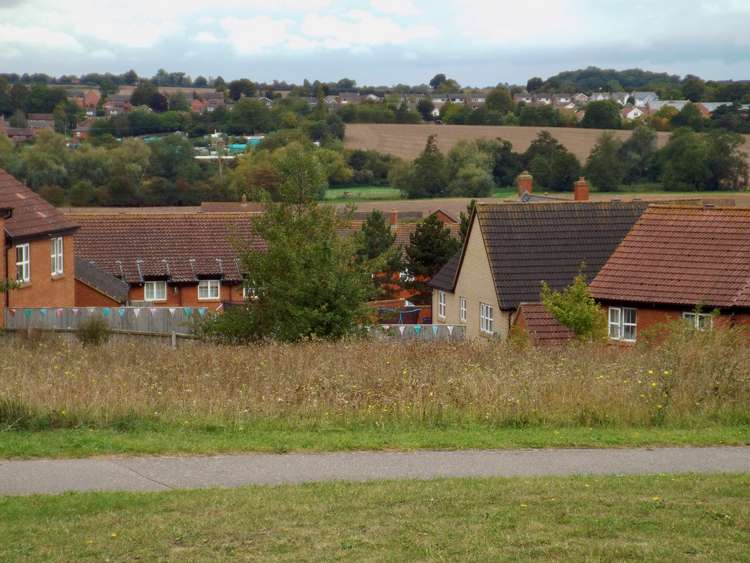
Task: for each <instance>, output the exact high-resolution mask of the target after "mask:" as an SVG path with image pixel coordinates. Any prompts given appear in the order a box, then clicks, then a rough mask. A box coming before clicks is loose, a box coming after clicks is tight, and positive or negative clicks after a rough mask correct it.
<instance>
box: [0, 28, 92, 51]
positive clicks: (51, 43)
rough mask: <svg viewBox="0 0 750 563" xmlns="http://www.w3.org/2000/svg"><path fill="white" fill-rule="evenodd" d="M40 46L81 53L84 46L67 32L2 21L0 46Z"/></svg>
mask: <svg viewBox="0 0 750 563" xmlns="http://www.w3.org/2000/svg"><path fill="white" fill-rule="evenodd" d="M3 46H11V47H12V46H15V48H20V47H24V48H29V47H30V48H38V49H43V50H46V49H54V50H63V51H72V52H76V53H80V52H81V51H83V47H82V46H81V44H80V43H79V42H78V40H77V39H76V38H75V37H73V36H72V35H69V34H67V33H63V32H60V31H52V30H49V29H46V28H44V27H40V26H18V25H13V24H6V23H0V47H3Z"/></svg>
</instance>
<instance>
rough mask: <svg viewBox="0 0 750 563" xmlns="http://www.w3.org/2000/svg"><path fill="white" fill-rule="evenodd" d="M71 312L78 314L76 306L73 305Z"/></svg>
mask: <svg viewBox="0 0 750 563" xmlns="http://www.w3.org/2000/svg"><path fill="white" fill-rule="evenodd" d="M73 314H74V315H77V314H78V307H73Z"/></svg>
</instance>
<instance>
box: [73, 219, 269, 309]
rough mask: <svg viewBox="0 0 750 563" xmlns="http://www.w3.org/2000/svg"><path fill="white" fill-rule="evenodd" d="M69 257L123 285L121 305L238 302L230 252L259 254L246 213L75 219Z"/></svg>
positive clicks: (239, 288)
mask: <svg viewBox="0 0 750 563" xmlns="http://www.w3.org/2000/svg"><path fill="white" fill-rule="evenodd" d="M75 220H76V222H77V223H79V224H80V226H81V228H80V230H79V231H78V232H77V233H76V258H78V259H80V260H82V261H85V262H87V263H88V264H90V265H92V266H95V267H96V268H97V269H99V270H101V271H103V272H106V273H107V274H109V275H110V276H114V277H115V278H118V279H119V280H122V281H124V282H125V283H127V284H128V292H127V301H128V302H130V303H144V302H146V303H151V304H154V305H164V306H193V307H197V306H204V307H213V308H219V307H220V306H221V305H222V303H224V302H242V301H243V299H244V298H245V296H246V293H247V290H246V289H245V288H244V281H245V278H244V275H243V274H244V272H243V271H242V267H241V264H240V260H239V251H238V248H241V247H248V248H255V249H258V248H264V247H265V244H264V243H263V241H262V240H261V239H260V238H258V236H257V235H255V234H253V232H252V229H251V222H252V219H251V216H250V215H249V214H247V213H192V214H185V213H171V214H168V213H132V214H122V213H115V214H91V215H86V214H81V215H79V214H76V215H75Z"/></svg>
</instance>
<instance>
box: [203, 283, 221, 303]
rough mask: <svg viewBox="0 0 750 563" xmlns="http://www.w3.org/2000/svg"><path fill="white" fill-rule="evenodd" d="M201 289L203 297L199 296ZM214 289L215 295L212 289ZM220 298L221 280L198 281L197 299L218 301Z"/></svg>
mask: <svg viewBox="0 0 750 563" xmlns="http://www.w3.org/2000/svg"><path fill="white" fill-rule="evenodd" d="M201 290H203V293H204V295H203V297H201ZM212 290H215V295H214V291H212ZM220 298H221V280H200V281H199V282H198V301H218V300H219V299H220Z"/></svg>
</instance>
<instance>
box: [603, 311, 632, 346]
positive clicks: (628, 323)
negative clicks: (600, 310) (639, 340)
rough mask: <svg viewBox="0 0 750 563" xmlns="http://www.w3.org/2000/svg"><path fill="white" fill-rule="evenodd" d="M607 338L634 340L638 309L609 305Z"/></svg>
mask: <svg viewBox="0 0 750 563" xmlns="http://www.w3.org/2000/svg"><path fill="white" fill-rule="evenodd" d="M608 317H609V318H608V325H609V338H610V339H611V340H622V341H625V342H635V338H636V327H637V325H638V310H637V309H633V308H632V307H610V308H609V313H608Z"/></svg>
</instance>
